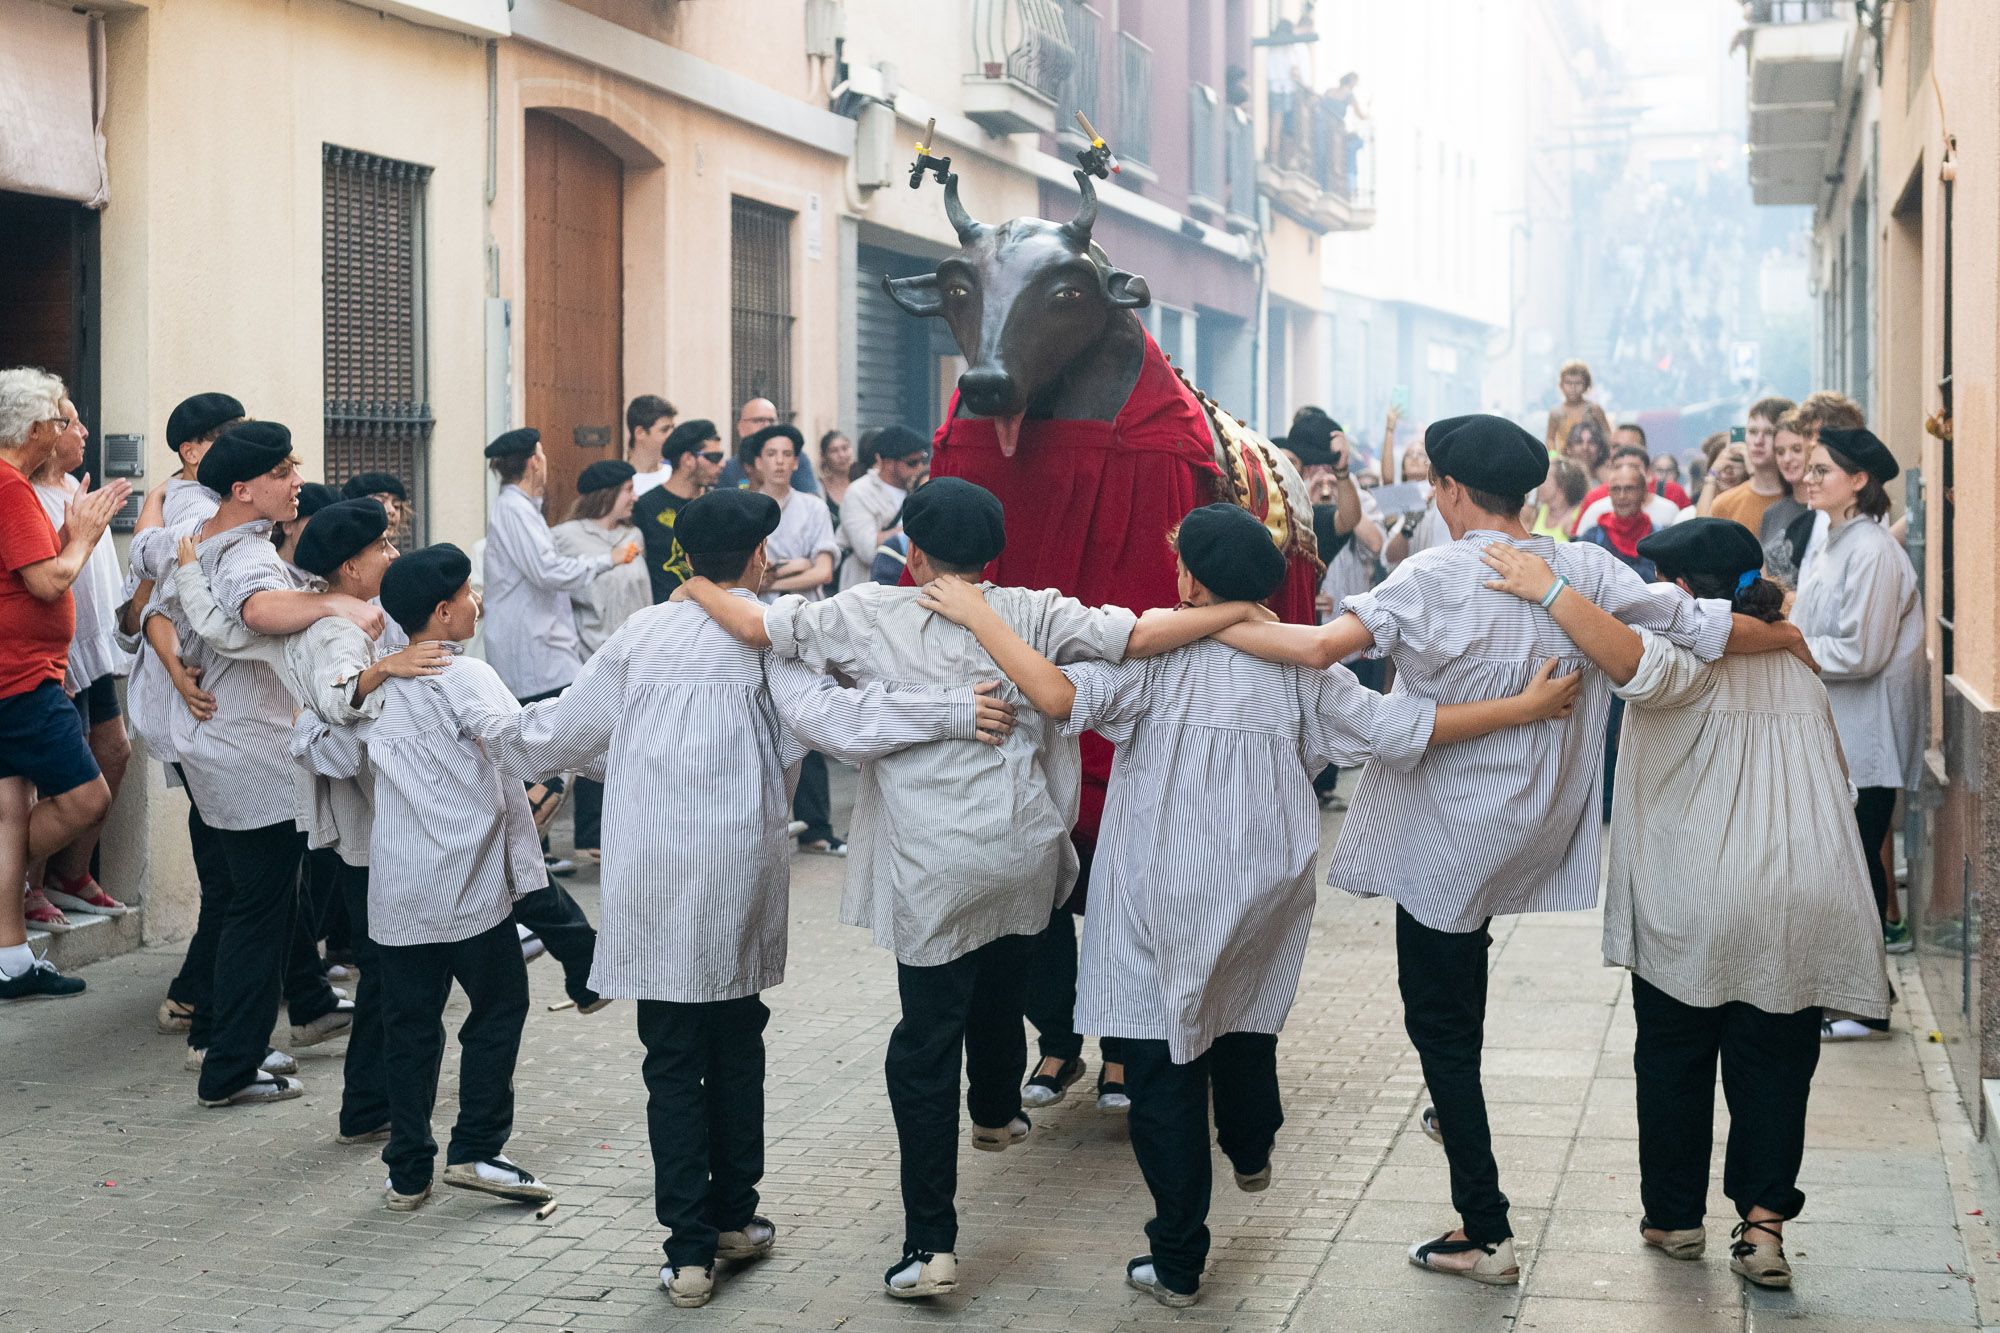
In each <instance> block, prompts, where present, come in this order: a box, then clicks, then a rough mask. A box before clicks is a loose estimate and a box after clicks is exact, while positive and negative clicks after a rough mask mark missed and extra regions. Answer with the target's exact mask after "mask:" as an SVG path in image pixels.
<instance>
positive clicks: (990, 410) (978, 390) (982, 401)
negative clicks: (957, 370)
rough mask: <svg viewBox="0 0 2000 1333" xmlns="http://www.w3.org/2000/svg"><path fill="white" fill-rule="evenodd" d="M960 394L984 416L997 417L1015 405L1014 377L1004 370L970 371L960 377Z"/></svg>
mask: <svg viewBox="0 0 2000 1333" xmlns="http://www.w3.org/2000/svg"><path fill="white" fill-rule="evenodd" d="M958 394H959V397H960V398H962V399H964V400H965V405H966V406H967V407H969V408H971V409H972V410H973V411H974V412H977V413H979V414H980V415H982V416H997V415H1000V414H1003V413H1005V412H1007V411H1009V410H1011V409H1012V407H1013V405H1014V377H1013V376H1012V375H1009V374H1008V373H1007V372H1006V371H1004V370H968V371H966V372H965V373H964V374H963V375H960V376H959V377H958Z"/></svg>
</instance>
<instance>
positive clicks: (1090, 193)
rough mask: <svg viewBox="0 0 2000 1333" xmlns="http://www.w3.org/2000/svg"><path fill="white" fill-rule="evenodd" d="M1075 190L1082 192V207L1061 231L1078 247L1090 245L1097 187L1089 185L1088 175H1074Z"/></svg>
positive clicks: (1079, 173) (1095, 215)
mask: <svg viewBox="0 0 2000 1333" xmlns="http://www.w3.org/2000/svg"><path fill="white" fill-rule="evenodd" d="M1076 184H1077V188H1078V189H1080V190H1082V191H1083V207H1081V208H1079V209H1078V210H1077V211H1076V217H1075V218H1073V219H1071V220H1070V221H1069V222H1066V223H1064V224H1063V231H1064V232H1065V233H1066V234H1067V235H1068V236H1069V238H1070V239H1071V240H1073V241H1075V242H1076V243H1077V244H1079V245H1089V244H1090V229H1091V228H1092V227H1094V226H1096V225H1097V187H1096V186H1095V185H1092V184H1091V183H1090V173H1089V172H1087V171H1079V172H1077V173H1076Z"/></svg>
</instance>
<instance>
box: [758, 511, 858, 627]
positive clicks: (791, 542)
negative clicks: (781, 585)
mask: <svg viewBox="0 0 2000 1333" xmlns="http://www.w3.org/2000/svg"><path fill="white" fill-rule="evenodd" d="M764 550H765V553H766V554H767V555H769V556H770V558H771V563H772V564H774V565H776V564H781V563H783V562H784V561H786V560H814V559H817V558H818V557H820V556H822V555H826V556H832V557H833V559H834V562H835V565H836V568H835V570H834V572H835V574H838V573H839V572H840V571H839V569H838V567H837V566H838V564H839V561H840V539H839V538H838V537H836V536H834V535H833V514H832V511H830V510H829V509H827V507H826V501H824V500H822V499H820V498H819V497H818V496H817V495H812V494H809V493H807V492H805V491H801V490H798V489H796V488H794V489H792V490H790V491H787V492H785V498H784V500H783V501H782V502H781V504H780V506H779V514H778V526H777V529H776V530H775V531H773V532H772V533H771V535H770V536H768V537H766V538H765V539H764ZM831 586H832V585H830V584H829V585H825V586H822V587H818V588H814V589H813V590H812V591H811V592H809V593H792V594H789V595H791V596H794V597H797V596H803V597H805V598H807V599H808V600H810V601H818V600H819V599H820V598H821V597H823V596H826V595H827V592H826V590H827V587H831ZM786 595H787V594H785V593H776V592H767V593H765V594H764V597H763V600H764V602H765V603H766V604H767V605H768V604H770V603H772V602H775V601H777V600H778V598H780V597H783V596H786Z"/></svg>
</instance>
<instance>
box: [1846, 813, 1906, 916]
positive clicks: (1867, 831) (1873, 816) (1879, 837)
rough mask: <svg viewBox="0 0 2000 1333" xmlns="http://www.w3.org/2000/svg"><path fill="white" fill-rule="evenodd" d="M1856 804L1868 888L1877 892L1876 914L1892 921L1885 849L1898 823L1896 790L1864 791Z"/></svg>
mask: <svg viewBox="0 0 2000 1333" xmlns="http://www.w3.org/2000/svg"><path fill="white" fill-rule="evenodd" d="M1859 792H1860V794H1859V797H1858V799H1856V801H1855V802H1854V822H1855V824H1856V825H1858V826H1859V827H1860V830H1861V859H1862V860H1863V861H1865V862H1867V863H1868V887H1869V888H1871V889H1873V890H1875V912H1876V915H1878V916H1880V917H1881V918H1882V921H1883V923H1884V924H1885V925H1886V924H1887V923H1888V920H1889V872H1888V871H1886V870H1884V869H1883V868H1882V847H1883V845H1884V844H1885V843H1887V842H1888V841H1889V831H1890V828H1891V827H1892V826H1893V825H1894V824H1895V821H1896V798H1897V797H1898V796H1901V795H1902V793H1901V792H1900V791H1898V790H1896V789H1895V788H1894V787H1862V788H1860V789H1859Z"/></svg>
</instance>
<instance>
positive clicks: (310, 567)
mask: <svg viewBox="0 0 2000 1333" xmlns="http://www.w3.org/2000/svg"><path fill="white" fill-rule="evenodd" d="M388 530H389V511H388V510H386V509H384V508H383V507H382V502H381V501H380V500H377V499H375V498H374V497H373V496H367V495H364V496H362V497H361V498H360V499H358V500H341V501H339V502H337V503H335V504H330V505H328V506H327V507H326V508H324V509H322V510H320V511H319V512H318V513H316V514H314V515H313V516H312V519H311V520H310V521H309V522H308V523H307V524H306V530H305V531H304V532H303V533H301V534H299V545H298V549H297V550H296V551H295V552H293V554H292V563H293V564H295V565H297V566H298V567H299V568H300V569H303V570H304V571H306V573H308V574H317V575H319V576H320V577H321V578H330V577H332V575H333V571H334V570H336V569H339V568H340V566H341V562H342V561H346V560H352V559H353V558H354V557H355V556H357V555H359V554H361V552H363V551H365V550H367V549H368V548H369V547H370V546H373V545H374V544H375V543H376V542H378V541H380V540H382V534H383V533H385V532H387V531H388Z"/></svg>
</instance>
